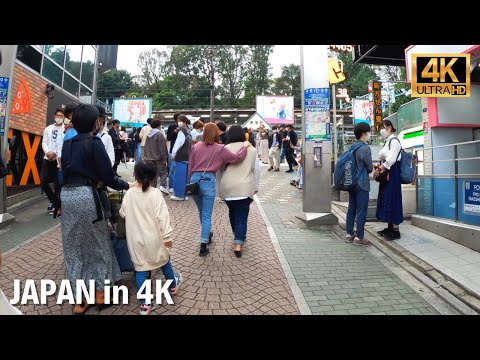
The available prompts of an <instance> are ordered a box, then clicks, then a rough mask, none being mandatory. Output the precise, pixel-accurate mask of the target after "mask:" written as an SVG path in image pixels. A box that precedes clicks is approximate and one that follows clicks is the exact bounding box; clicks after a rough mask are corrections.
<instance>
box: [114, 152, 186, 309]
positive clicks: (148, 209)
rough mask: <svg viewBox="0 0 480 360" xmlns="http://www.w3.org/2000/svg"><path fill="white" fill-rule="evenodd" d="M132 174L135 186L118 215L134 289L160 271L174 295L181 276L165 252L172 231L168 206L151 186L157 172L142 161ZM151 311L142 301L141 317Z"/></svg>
mask: <svg viewBox="0 0 480 360" xmlns="http://www.w3.org/2000/svg"><path fill="white" fill-rule="evenodd" d="M134 174H135V179H136V180H137V182H138V185H137V186H135V187H132V188H131V189H130V190H128V191H127V192H126V194H125V196H124V198H123V202H122V207H121V208H120V216H122V217H124V218H125V227H126V231H127V245H128V252H129V253H130V258H131V259H132V262H133V265H134V266H135V282H136V285H137V290H140V289H141V287H142V285H143V283H144V282H145V280H147V279H150V274H151V270H155V269H158V268H161V269H162V272H163V275H164V276H165V279H166V280H172V283H171V284H170V287H169V290H170V294H171V295H174V294H176V293H177V291H178V288H179V286H180V284H181V283H182V275H181V274H180V273H179V272H176V273H174V272H173V268H172V264H171V262H170V252H169V251H168V249H167V248H170V247H172V238H171V234H172V231H173V230H172V227H171V226H170V215H169V213H168V208H167V204H166V203H165V200H164V199H163V195H162V193H161V192H160V190H158V189H157V188H154V187H152V186H150V184H152V183H153V182H154V181H155V177H156V169H155V167H154V166H152V165H151V164H148V163H146V162H145V161H143V160H141V161H139V162H138V163H137V164H136V165H135V169H134ZM152 310H153V304H146V303H145V300H143V299H142V300H141V306H140V315H149V314H150V312H151V311H152Z"/></svg>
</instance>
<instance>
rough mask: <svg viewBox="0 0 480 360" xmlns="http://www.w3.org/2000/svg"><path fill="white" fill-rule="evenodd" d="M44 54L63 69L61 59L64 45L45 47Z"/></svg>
mask: <svg viewBox="0 0 480 360" xmlns="http://www.w3.org/2000/svg"><path fill="white" fill-rule="evenodd" d="M45 54H46V55H48V56H50V58H51V59H52V60H53V61H55V62H56V63H57V64H58V65H60V66H62V67H63V58H64V57H65V45H45Z"/></svg>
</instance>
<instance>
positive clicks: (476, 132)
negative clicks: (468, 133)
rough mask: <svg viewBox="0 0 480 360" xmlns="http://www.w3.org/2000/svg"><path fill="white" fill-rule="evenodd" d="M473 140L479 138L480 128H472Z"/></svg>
mask: <svg viewBox="0 0 480 360" xmlns="http://www.w3.org/2000/svg"><path fill="white" fill-rule="evenodd" d="M473 140H480V129H476V130H473Z"/></svg>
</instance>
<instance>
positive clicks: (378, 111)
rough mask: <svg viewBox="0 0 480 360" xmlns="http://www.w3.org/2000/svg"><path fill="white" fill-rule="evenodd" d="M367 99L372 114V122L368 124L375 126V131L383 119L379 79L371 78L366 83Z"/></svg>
mask: <svg viewBox="0 0 480 360" xmlns="http://www.w3.org/2000/svg"><path fill="white" fill-rule="evenodd" d="M368 99H369V100H370V109H371V112H372V114H373V117H372V120H373V123H371V124H370V125H371V126H375V131H378V128H379V126H380V123H381V122H382V120H383V111H382V86H381V84H380V82H379V81H377V80H372V81H370V82H369V83H368Z"/></svg>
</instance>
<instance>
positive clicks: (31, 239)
mask: <svg viewBox="0 0 480 360" xmlns="http://www.w3.org/2000/svg"><path fill="white" fill-rule="evenodd" d="M61 225H62V224H61V223H59V224H56V225H54V226H52V227H51V228H49V229H47V230H45V231H42V232H41V233H40V234H38V235H35V236H32V237H31V238H30V239H28V240H25V241H24V242H22V243H21V244H18V245H16V246H14V247H13V248H11V249H8V250H7V251H5V252H4V253H3V256H5V255H8V254H10V253H12V252H14V251H15V250H18V249H20V248H21V247H23V246H25V245H27V244H30V243H31V242H32V241H34V240H36V239H38V238H39V237H41V236H43V235H45V234H48V233H49V232H52V231H53V230H56V229H57V228H59V227H60V226H61Z"/></svg>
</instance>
